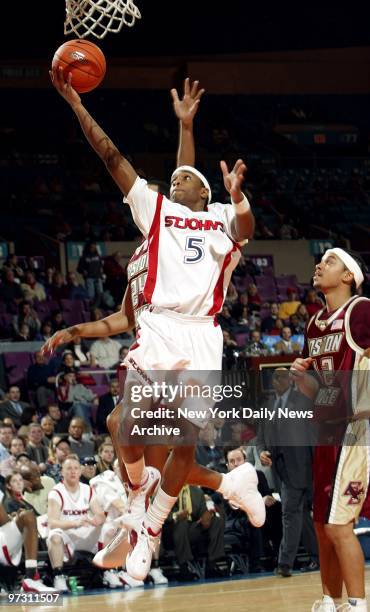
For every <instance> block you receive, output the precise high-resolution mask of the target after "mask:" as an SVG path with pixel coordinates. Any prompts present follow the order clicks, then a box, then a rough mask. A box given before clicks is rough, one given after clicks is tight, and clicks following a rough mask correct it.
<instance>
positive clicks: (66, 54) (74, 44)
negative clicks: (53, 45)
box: [52, 39, 106, 93]
mask: <svg viewBox="0 0 370 612" xmlns="http://www.w3.org/2000/svg"><path fill="white" fill-rule="evenodd" d="M59 66H61V67H62V68H63V76H64V78H65V80H67V79H68V74H69V73H70V72H71V73H72V87H73V88H74V89H75V90H76V91H77V92H78V93H86V92H88V91H92V90H93V89H95V88H96V87H98V85H100V83H101V82H102V80H103V78H104V75H105V70H106V62H105V57H104V54H103V52H102V51H101V50H100V49H99V47H97V45H94V43H92V42H89V41H88V40H78V39H75V40H68V41H67V42H65V43H64V44H63V45H61V46H60V47H59V48H58V49H57V50H56V52H55V54H54V57H53V62H52V67H53V69H54V68H55V69H57V68H59Z"/></svg>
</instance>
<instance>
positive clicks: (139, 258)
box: [127, 240, 148, 331]
mask: <svg viewBox="0 0 370 612" xmlns="http://www.w3.org/2000/svg"><path fill="white" fill-rule="evenodd" d="M147 275H148V241H147V240H145V241H144V242H143V243H142V244H140V246H138V248H137V249H136V250H135V252H134V254H133V255H132V257H131V259H130V261H129V262H128V265H127V278H128V285H129V290H130V293H131V301H132V308H133V311H134V316H135V328H136V331H137V330H138V328H139V327H140V325H139V322H138V320H139V317H140V314H141V312H142V311H143V310H144V309H146V308H148V304H147V303H146V301H145V298H144V287H145V282H146V277H147Z"/></svg>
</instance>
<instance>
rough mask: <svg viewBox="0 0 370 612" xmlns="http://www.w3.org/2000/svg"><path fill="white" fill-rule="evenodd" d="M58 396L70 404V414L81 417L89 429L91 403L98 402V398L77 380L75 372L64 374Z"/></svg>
mask: <svg viewBox="0 0 370 612" xmlns="http://www.w3.org/2000/svg"><path fill="white" fill-rule="evenodd" d="M58 398H59V399H60V400H62V401H63V402H65V403H66V404H68V405H70V406H71V408H70V414H71V415H73V416H79V417H81V418H82V419H83V420H84V421H85V424H86V427H88V428H89V429H90V430H91V408H92V404H95V405H97V404H98V402H99V398H98V397H97V396H96V395H95V393H93V391H91V389H88V388H87V387H85V385H83V384H81V383H79V382H77V378H76V373H75V372H67V373H66V374H64V376H63V384H61V385H60V387H59V389H58Z"/></svg>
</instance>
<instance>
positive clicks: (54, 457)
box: [45, 436, 71, 482]
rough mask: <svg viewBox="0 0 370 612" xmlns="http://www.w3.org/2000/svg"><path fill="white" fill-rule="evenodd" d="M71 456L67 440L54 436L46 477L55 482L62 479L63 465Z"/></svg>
mask: <svg viewBox="0 0 370 612" xmlns="http://www.w3.org/2000/svg"><path fill="white" fill-rule="evenodd" d="M70 454H71V447H70V444H69V442H68V439H67V438H61V437H60V436H54V437H53V439H52V441H51V446H50V449H49V459H48V463H47V466H46V472H45V475H46V476H50V478H52V479H53V480H54V481H55V482H60V481H61V479H62V463H63V461H64V459H66V457H68V455H70Z"/></svg>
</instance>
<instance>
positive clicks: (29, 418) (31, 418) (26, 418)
mask: <svg viewBox="0 0 370 612" xmlns="http://www.w3.org/2000/svg"><path fill="white" fill-rule="evenodd" d="M30 423H37V413H36V408H35V406H26V407H25V409H24V410H23V412H22V414H21V426H20V428H19V429H18V435H19V436H21V437H24V438H26V439H27V438H28V427H29V425H30Z"/></svg>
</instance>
